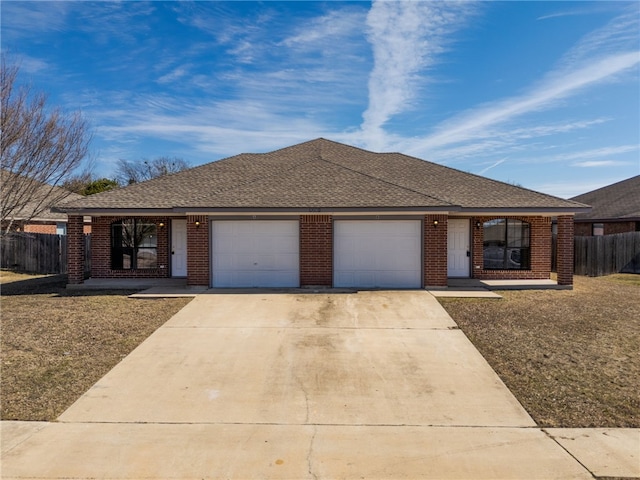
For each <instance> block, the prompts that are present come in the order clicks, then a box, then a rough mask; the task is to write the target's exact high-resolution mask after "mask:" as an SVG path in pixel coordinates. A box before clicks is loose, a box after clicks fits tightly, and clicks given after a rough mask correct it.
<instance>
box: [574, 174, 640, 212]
mask: <svg viewBox="0 0 640 480" xmlns="http://www.w3.org/2000/svg"><path fill="white" fill-rule="evenodd" d="M572 200H574V201H576V202H581V203H587V204H589V205H591V206H592V208H593V209H592V210H591V212H589V213H580V214H577V215H576V220H614V219H621V220H640V175H636V176H635V177H631V178H628V179H626V180H623V181H621V182H618V183H614V184H612V185H608V186H606V187H602V188H599V189H597V190H593V191H591V192H587V193H583V194H582V195H578V196H577V197H573V198H572Z"/></svg>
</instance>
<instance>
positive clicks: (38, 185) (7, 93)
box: [0, 56, 91, 232]
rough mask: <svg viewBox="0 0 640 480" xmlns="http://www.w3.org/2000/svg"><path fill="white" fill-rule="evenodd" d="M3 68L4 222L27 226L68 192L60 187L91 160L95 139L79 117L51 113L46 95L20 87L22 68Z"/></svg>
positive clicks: (0, 195)
mask: <svg viewBox="0 0 640 480" xmlns="http://www.w3.org/2000/svg"><path fill="white" fill-rule="evenodd" d="M1 62H2V64H1V66H0V84H1V91H0V109H1V110H0V168H1V173H2V191H1V192H0V221H1V225H2V231H3V232H8V231H10V230H12V229H13V228H15V223H16V221H20V222H28V221H29V220H30V219H32V218H34V217H36V216H37V215H39V214H40V213H42V212H43V211H45V210H47V209H49V208H50V207H51V206H52V205H54V204H56V203H60V202H61V201H63V200H64V199H65V198H66V197H67V196H68V195H70V192H69V191H68V190H66V189H63V188H60V187H61V186H62V185H63V183H64V182H65V180H66V179H67V178H69V177H70V176H71V175H72V173H73V172H74V171H76V170H77V169H78V168H79V167H80V165H81V163H82V161H83V159H84V158H85V157H86V156H87V153H88V148H89V143H90V141H91V134H90V133H89V129H88V124H87V122H86V121H85V120H84V118H83V117H82V115H81V114H80V112H73V113H65V112H63V111H62V110H61V109H60V108H50V107H48V105H47V97H46V95H45V94H43V93H34V92H32V91H31V88H30V87H28V86H17V85H16V79H17V76H18V70H19V69H18V67H17V66H13V65H7V64H6V61H5V58H4V56H2V61H1Z"/></svg>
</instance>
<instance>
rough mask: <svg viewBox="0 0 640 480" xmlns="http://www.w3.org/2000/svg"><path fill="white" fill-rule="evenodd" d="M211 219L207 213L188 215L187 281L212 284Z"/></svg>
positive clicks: (193, 283) (197, 283) (192, 283)
mask: <svg viewBox="0 0 640 480" xmlns="http://www.w3.org/2000/svg"><path fill="white" fill-rule="evenodd" d="M209 231H210V229H209V221H208V218H207V216H206V215H189V216H187V283H188V284H189V285H206V286H209V285H211V279H210V276H209V275H210V272H211V263H210V261H209Z"/></svg>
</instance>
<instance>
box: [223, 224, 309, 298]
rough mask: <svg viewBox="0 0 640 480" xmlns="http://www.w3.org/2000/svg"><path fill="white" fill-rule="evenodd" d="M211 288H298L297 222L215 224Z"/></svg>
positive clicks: (298, 237) (298, 251)
mask: <svg viewBox="0 0 640 480" xmlns="http://www.w3.org/2000/svg"><path fill="white" fill-rule="evenodd" d="M211 223H212V227H211V229H212V230H211V234H212V242H211V247H212V252H211V263H212V264H211V270H212V286H213V287H223V288H224V287H240V288H242V287H299V286H300V268H299V263H300V235H299V230H300V227H299V223H298V221H297V220H215V221H213V222H211Z"/></svg>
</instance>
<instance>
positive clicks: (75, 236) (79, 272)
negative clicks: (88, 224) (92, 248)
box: [67, 215, 84, 285]
mask: <svg viewBox="0 0 640 480" xmlns="http://www.w3.org/2000/svg"><path fill="white" fill-rule="evenodd" d="M67 240H68V249H67V274H68V282H69V283H70V284H72V285H77V284H80V283H83V282H84V218H83V217H82V216H81V215H69V219H68V221H67Z"/></svg>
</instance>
